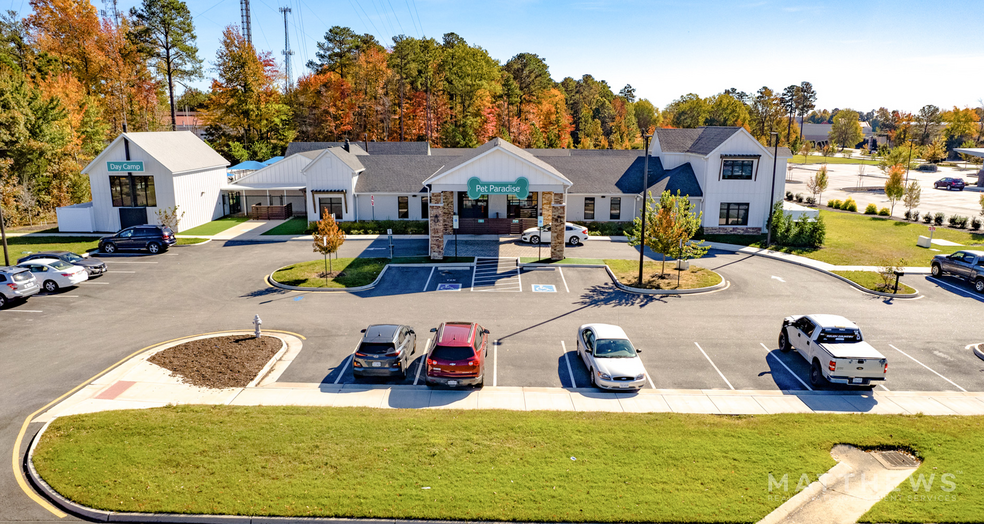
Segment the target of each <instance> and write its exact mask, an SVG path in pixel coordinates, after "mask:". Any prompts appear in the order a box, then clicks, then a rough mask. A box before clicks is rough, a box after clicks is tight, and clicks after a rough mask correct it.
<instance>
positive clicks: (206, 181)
mask: <svg viewBox="0 0 984 524" xmlns="http://www.w3.org/2000/svg"><path fill="white" fill-rule="evenodd" d="M157 178H158V177H155V178H154V182H155V183H156V182H157ZM169 178H171V180H172V182H173V185H174V189H173V193H172V194H173V195H174V198H175V204H176V205H177V206H178V215H179V216H180V215H181V213H182V212H183V213H184V216H182V217H181V221H180V222H178V231H186V230H188V229H191V228H193V227H198V226H200V225H202V224H205V223H207V222H211V221H213V220H216V219H219V218H222V215H223V213H222V195H221V193H222V191H221V189H222V187H223V186H225V185H226V181H227V175H226V169H225V168H224V167H219V168H212V169H206V170H203V171H192V172H190V173H182V174H180V175H174V177H169ZM160 197H161V195H160V191H158V193H157V198H158V206H159V207H160ZM166 207H170V206H166ZM147 218H148V220H150V219H151V217H149V216H148V217H147ZM150 222H151V223H152V224H153V223H157V222H158V221H157V217H156V216H155V217H153V220H150Z"/></svg>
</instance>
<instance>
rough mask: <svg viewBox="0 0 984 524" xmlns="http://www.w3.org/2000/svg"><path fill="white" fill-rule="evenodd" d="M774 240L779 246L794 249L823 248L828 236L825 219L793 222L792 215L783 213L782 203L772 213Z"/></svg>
mask: <svg viewBox="0 0 984 524" xmlns="http://www.w3.org/2000/svg"><path fill="white" fill-rule="evenodd" d="M771 227H772V238H773V240H774V241H775V243H776V244H777V245H780V246H793V247H821V246H823V242H824V239H825V238H826V235H827V225H826V224H825V223H824V221H823V217H822V216H821V217H817V219H816V220H813V219H809V218H803V219H801V220H797V221H793V218H792V215H790V214H787V213H785V212H783V210H782V203H778V204H776V207H774V208H773V211H772V221H771Z"/></svg>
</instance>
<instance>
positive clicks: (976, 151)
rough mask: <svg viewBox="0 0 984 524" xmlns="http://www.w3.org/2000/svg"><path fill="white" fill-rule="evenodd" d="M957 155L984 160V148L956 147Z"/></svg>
mask: <svg viewBox="0 0 984 524" xmlns="http://www.w3.org/2000/svg"><path fill="white" fill-rule="evenodd" d="M953 150H954V151H956V152H957V153H963V154H965V155H970V156H976V157H980V158H984V147H955V148H953Z"/></svg>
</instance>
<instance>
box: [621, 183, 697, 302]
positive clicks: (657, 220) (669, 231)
mask: <svg viewBox="0 0 984 524" xmlns="http://www.w3.org/2000/svg"><path fill="white" fill-rule="evenodd" d="M647 198H648V199H649V209H648V211H647V215H646V217H645V220H646V245H645V247H648V248H649V249H651V250H653V252H655V253H660V254H661V255H663V263H662V266H661V267H660V272H659V277H658V278H663V274H664V272H665V270H666V255H668V254H669V255H670V256H674V255H678V256H681V257H682V256H685V257H687V258H697V257H700V256H703V254H704V253H706V252H707V247H705V246H704V245H703V242H691V239H692V238H693V236H694V235H696V234H697V231H698V230H699V229H700V222H701V217H702V216H703V213H696V214H694V212H693V208H694V205H693V204H692V203H691V202H690V198H689V197H687V196H686V195H681V194H680V192H679V191H677V193H676V194H675V195H674V194H672V193H670V192H669V191H663V194H662V195H660V198H659V203H656V201H655V199H653V196H652V194H649V195H647ZM641 227H642V220H641V219H640V218H638V217H637V218H636V219H635V221H634V223H633V227H632V229H631V230H629V231H626V235H627V236H628V237H629V245H630V246H638V245H639V244H640V236H641V230H640V228H641ZM640 249H642V248H641V247H640ZM639 285H640V286H641V285H642V282H640V283H639Z"/></svg>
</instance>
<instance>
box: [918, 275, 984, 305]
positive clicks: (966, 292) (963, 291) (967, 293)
mask: <svg viewBox="0 0 984 524" xmlns="http://www.w3.org/2000/svg"><path fill="white" fill-rule="evenodd" d="M926 280H929V281H931V282H936V283H937V284H939V285H941V286H943V287H946V288H950V289H951V290H953V291H957V292H959V293H960V294H961V295H964V296H965V297H968V298H972V299H974V300H977V301H978V302H980V301H981V299H980V298H979V297H977V296H974V295H973V294H971V293H970V290H969V289H964V288H962V287H960V286H954V285H953V284H950V283H949V282H944V281H943V280H941V279H939V278H934V277H926Z"/></svg>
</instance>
